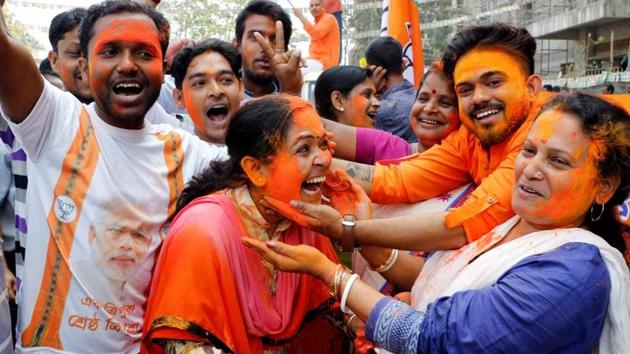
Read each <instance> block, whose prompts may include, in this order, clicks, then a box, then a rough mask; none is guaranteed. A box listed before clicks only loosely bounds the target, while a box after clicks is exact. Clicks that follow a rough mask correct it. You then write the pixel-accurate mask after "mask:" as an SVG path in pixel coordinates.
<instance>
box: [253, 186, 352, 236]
mask: <svg viewBox="0 0 630 354" xmlns="http://www.w3.org/2000/svg"><path fill="white" fill-rule="evenodd" d="M263 200H264V202H265V204H267V205H266V206H268V207H270V208H271V209H273V210H275V211H277V212H278V213H280V214H282V215H284V217H286V218H287V219H289V220H291V221H293V222H295V223H297V224H299V225H301V226H303V227H306V228H308V229H311V230H313V231H316V232H319V233H320V234H322V235H326V236H328V237H330V238H332V239H339V238H340V237H341V215H340V214H339V213H338V212H337V211H336V210H335V209H333V208H332V207H330V206H328V205H315V204H308V203H304V202H301V201H298V200H292V201H291V204H287V203H285V202H283V201H280V200H278V199H275V198H272V197H269V196H265V197H263Z"/></svg>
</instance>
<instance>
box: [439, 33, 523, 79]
mask: <svg viewBox="0 0 630 354" xmlns="http://www.w3.org/2000/svg"><path fill="white" fill-rule="evenodd" d="M476 48H501V49H505V50H506V51H508V52H509V53H511V54H513V55H515V56H516V57H517V58H519V59H521V61H522V63H523V69H524V71H525V72H526V73H527V74H528V75H533V74H534V55H535V54H536V40H535V39H534V37H532V35H531V34H530V33H529V32H527V30H526V29H525V28H521V27H515V26H511V25H508V24H505V23H498V22H496V23H490V24H484V25H476V26H470V27H467V28H465V29H463V30H462V31H460V32H458V33H457V34H455V36H454V37H453V38H452V39H451V41H450V42H449V43H448V46H447V47H446V51H445V52H444V55H443V56H442V62H444V73H445V74H446V76H448V77H449V78H451V79H452V78H453V72H454V71H455V64H457V61H458V60H459V59H460V58H461V57H462V56H464V55H465V54H466V53H468V52H469V51H471V50H473V49H476Z"/></svg>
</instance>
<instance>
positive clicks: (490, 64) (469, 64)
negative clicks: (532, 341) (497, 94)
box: [453, 48, 525, 85]
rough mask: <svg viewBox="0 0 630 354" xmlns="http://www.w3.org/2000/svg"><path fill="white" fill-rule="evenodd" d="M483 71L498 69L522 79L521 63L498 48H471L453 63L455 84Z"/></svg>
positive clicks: (512, 77) (514, 77)
mask: <svg viewBox="0 0 630 354" xmlns="http://www.w3.org/2000/svg"><path fill="white" fill-rule="evenodd" d="M481 70H484V71H500V72H502V73H504V74H506V75H507V76H508V77H509V78H511V79H522V80H524V76H525V73H524V72H523V69H522V63H521V62H520V60H518V58H516V57H515V56H514V55H512V54H510V53H509V52H507V51H506V50H504V49H500V48H479V49H473V50H471V51H470V52H468V53H466V55H464V56H462V57H461V58H460V59H459V60H458V61H457V64H456V65H455V71H454V72H453V78H454V79H455V85H457V84H459V83H461V82H463V81H467V80H469V79H471V78H473V77H475V76H476V75H479V74H480V73H481Z"/></svg>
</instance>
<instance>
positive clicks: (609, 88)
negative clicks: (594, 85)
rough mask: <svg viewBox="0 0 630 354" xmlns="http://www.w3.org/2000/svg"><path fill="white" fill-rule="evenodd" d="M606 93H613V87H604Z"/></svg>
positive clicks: (610, 85)
mask: <svg viewBox="0 0 630 354" xmlns="http://www.w3.org/2000/svg"><path fill="white" fill-rule="evenodd" d="M606 92H607V93H615V86H614V85H613V84H609V85H608V86H606Z"/></svg>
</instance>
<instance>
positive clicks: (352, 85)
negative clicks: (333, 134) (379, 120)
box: [315, 65, 380, 128]
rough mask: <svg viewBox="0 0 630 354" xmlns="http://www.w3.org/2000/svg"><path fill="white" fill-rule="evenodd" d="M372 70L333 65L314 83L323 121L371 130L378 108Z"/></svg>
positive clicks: (317, 103) (318, 110)
mask: <svg viewBox="0 0 630 354" xmlns="http://www.w3.org/2000/svg"><path fill="white" fill-rule="evenodd" d="M375 95H376V87H375V86H374V81H373V80H372V71H370V70H369V69H363V68H360V67H358V66H351V65H344V66H336V67H333V68H330V69H328V70H326V71H324V72H323V73H322V74H321V75H320V76H319V78H317V82H316V83H315V106H316V107H317V112H318V113H319V114H320V115H321V116H322V117H324V118H326V119H330V120H333V121H335V122H339V123H342V124H345V125H350V126H353V127H364V128H372V127H374V125H375V124H376V112H377V111H378V108H379V107H380V105H379V102H378V99H377V98H376V96H375Z"/></svg>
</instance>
